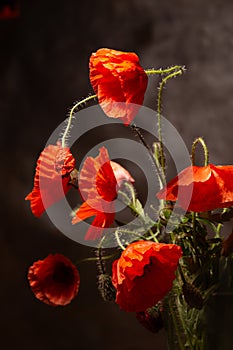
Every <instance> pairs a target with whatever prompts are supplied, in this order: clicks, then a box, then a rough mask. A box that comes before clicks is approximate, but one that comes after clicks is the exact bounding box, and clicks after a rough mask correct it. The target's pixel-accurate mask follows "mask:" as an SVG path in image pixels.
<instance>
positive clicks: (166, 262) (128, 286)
mask: <svg viewBox="0 0 233 350" xmlns="http://www.w3.org/2000/svg"><path fill="white" fill-rule="evenodd" d="M181 256H182V250H181V247H179V246H177V245H175V244H165V243H155V242H149V241H137V242H133V243H131V244H129V245H128V246H127V248H126V249H125V250H124V251H123V252H122V254H121V256H120V258H119V259H118V260H115V261H114V262H113V265H112V284H113V286H114V287H115V288H116V291H117V293H116V303H117V304H118V305H119V306H120V308H121V309H123V310H125V311H130V312H140V311H145V310H146V309H148V308H149V307H152V306H154V305H155V304H156V303H157V302H159V301H160V300H162V299H163V298H164V296H165V295H166V294H167V293H168V292H169V291H170V290H171V288H172V284H173V280H174V279H175V271H176V269H177V266H178V262H179V259H180V257H181Z"/></svg>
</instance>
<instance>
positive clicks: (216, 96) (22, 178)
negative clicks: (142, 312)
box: [0, 0, 233, 350]
mask: <svg viewBox="0 0 233 350" xmlns="http://www.w3.org/2000/svg"><path fill="white" fill-rule="evenodd" d="M21 4H22V8H21V16H20V17H19V18H18V19H15V20H5V21H1V22H0V49H1V58H0V120H1V138H0V141H1V197H2V198H1V204H2V205H1V216H2V219H1V233H0V234H1V236H0V240H1V242H0V250H1V252H0V259H1V269H0V271H1V272H0V283H1V288H0V300H1V308H0V310H1V311H0V332H1V346H2V348H3V349H10V350H11V349H15V348H18V347H21V348H22V349H24V350H29V349H33V350H39V349H45V350H48V349H50V350H51V349H56V350H63V349H66V350H76V349H82V350H89V349H93V348H101V349H103V350H105V349H106V350H107V349H111V350H116V349H119V348H120V349H121V350H139V349H160V350H162V349H165V348H166V342H165V337H164V333H163V332H160V333H159V334H158V335H154V334H151V333H149V332H148V331H147V330H145V329H144V328H143V327H141V326H140V325H139V324H138V323H137V321H136V320H135V317H134V315H133V314H127V313H124V312H123V311H120V310H119V308H118V307H117V306H116V305H108V304H105V303H104V302H102V300H101V299H100V297H99V295H98V292H97V289H96V283H95V278H96V274H95V273H96V271H95V266H94V265H93V264H91V263H86V264H83V265H81V266H80V274H81V279H82V280H81V288H80V293H79V295H78V297H77V298H76V299H75V300H74V301H73V302H72V303H71V304H70V305H69V306H67V307H65V308H51V307H49V306H47V305H44V304H42V303H41V302H39V301H37V300H36V299H35V298H34V296H33V294H32V293H31V291H30V289H29V287H28V284H27V279H26V273H27V269H28V266H29V265H30V264H31V263H32V262H33V261H35V260H37V259H41V258H43V257H45V256H46V255H47V254H49V253H50V252H60V253H63V254H65V255H67V256H68V257H69V258H70V259H71V260H73V261H75V260H77V259H80V258H81V257H86V256H90V255H91V254H92V249H91V248H88V247H84V246H82V245H79V244H78V243H75V242H73V241H71V240H69V239H68V238H66V237H65V236H64V235H63V234H61V233H59V232H58V231H57V230H56V228H55V227H54V226H53V225H52V223H50V221H49V220H48V218H47V217H46V215H44V216H43V217H42V218H41V219H40V220H38V219H35V218H34V217H33V216H32V214H31V212H30V210H29V208H28V203H26V202H25V201H24V197H25V195H26V194H27V193H28V192H29V191H30V190H31V187H32V180H33V172H34V166H35V162H36V159H37V156H38V154H39V153H40V151H41V150H42V149H43V147H44V144H45V143H46V141H47V139H48V137H49V136H50V134H51V132H52V131H53V129H54V128H55V127H56V126H57V125H58V124H59V123H60V122H62V121H63V120H64V118H65V116H66V114H67V112H68V109H69V108H70V107H71V106H72V105H73V102H74V101H76V100H77V99H80V98H81V97H83V96H84V97H85V96H86V95H87V94H88V93H90V92H91V91H92V89H91V86H90V83H89V80H88V59H89V56H90V53H91V52H92V51H96V50H97V49H98V48H100V47H110V48H115V49H119V50H125V51H135V52H136V53H138V55H139V56H140V58H141V63H142V65H143V67H145V68H148V67H155V68H159V67H166V66H169V65H173V64H184V65H186V67H187V69H188V70H187V73H186V74H185V76H183V77H182V78H177V79H176V80H175V81H171V82H169V85H168V87H167V89H166V92H165V94H164V103H163V105H164V111H163V113H164V115H165V116H166V117H167V118H168V119H169V120H170V121H171V122H172V123H173V124H174V125H175V126H176V128H177V129H178V131H179V132H180V134H181V136H182V137H183V138H184V141H185V142H186V144H187V146H188V147H190V144H191V142H192V140H193V139H194V138H195V137H196V136H199V135H200V136H204V138H205V139H206V141H207V144H208V146H209V149H210V153H211V161H212V162H213V163H216V164H230V163H232V107H233V99H232V95H233V78H232V77H233V74H232V73H233V21H232V14H233V4H232V2H231V1H230V0H229V1H228V0H225V1H220V0H219V1H218V0H212V1H208V0H207V1H202V0H195V1H191V0H173V1H168V0H165V1H162V0H161V1H156V0H144V1H141V0H128V1H125V0H113V1H109V0H100V1H91V0H85V1H83V2H81V3H79V2H77V1H75V0H68V1H61V0H56V1H55V0H53V1H52V0H51V1H45V0H40V1H38V2H37V1H21ZM150 91H151V90H150ZM154 98H155V96H152V95H151V94H147V96H146V99H145V104H146V105H147V106H150V107H152V106H153V105H154V103H155V100H154ZM219 350H220V349H219ZM227 350H228V349H227ZM229 350H230V349H229Z"/></svg>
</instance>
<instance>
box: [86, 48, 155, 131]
mask: <svg viewBox="0 0 233 350" xmlns="http://www.w3.org/2000/svg"><path fill="white" fill-rule="evenodd" d="M89 67H90V81H91V84H92V87H93V89H94V91H95V93H96V94H97V96H98V100H99V103H100V106H101V107H102V109H103V111H104V112H105V114H106V115H107V116H108V117H110V118H119V119H121V120H122V121H123V122H124V124H125V125H129V124H130V123H131V122H132V120H133V119H134V118H135V116H136V114H137V113H138V110H139V108H140V106H141V105H142V103H143V99H144V94H145V91H146V88H147V82H148V77H147V75H146V73H145V71H144V69H143V68H142V67H141V66H140V64H139V58H138V56H137V55H136V54H135V53H133V52H122V51H117V50H112V49H107V48H103V49H99V50H98V51H97V52H95V53H92V55H91V57H90V64H89Z"/></svg>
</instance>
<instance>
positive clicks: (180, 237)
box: [26, 48, 233, 349]
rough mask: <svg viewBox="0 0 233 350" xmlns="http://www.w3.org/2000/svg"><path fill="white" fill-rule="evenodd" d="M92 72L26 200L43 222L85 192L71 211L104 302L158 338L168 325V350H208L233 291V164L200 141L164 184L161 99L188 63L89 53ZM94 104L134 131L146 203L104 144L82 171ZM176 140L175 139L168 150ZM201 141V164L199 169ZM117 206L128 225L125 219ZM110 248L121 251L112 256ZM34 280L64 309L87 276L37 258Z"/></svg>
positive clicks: (46, 298) (39, 291)
mask: <svg viewBox="0 0 233 350" xmlns="http://www.w3.org/2000/svg"><path fill="white" fill-rule="evenodd" d="M89 67H90V82H91V85H92V87H93V90H94V92H95V94H94V95H89V96H88V97H86V98H85V99H83V100H81V101H79V102H78V103H76V104H75V105H74V106H73V108H72V109H71V111H70V114H69V117H68V119H67V120H66V121H65V126H64V127H63V129H62V131H61V132H60V133H59V134H58V135H57V134H56V135H57V136H56V137H57V139H55V142H54V143H50V141H49V142H48V144H47V145H46V147H45V148H44V150H43V151H42V152H41V154H40V156H39V159H38V161H37V166H36V171H35V177H34V187H33V190H32V191H31V193H29V194H28V195H27V197H26V200H29V201H30V205H31V211H32V213H33V214H34V215H35V216H36V217H40V216H41V215H42V214H43V213H44V212H45V211H46V212H47V213H49V210H50V209H51V208H54V207H55V208H56V205H57V204H58V203H61V202H63V201H64V200H66V201H67V199H66V198H67V195H68V192H71V191H73V193H74V194H75V193H76V194H78V195H79V197H80V198H81V203H79V205H78V206H77V207H75V208H71V209H70V213H68V214H67V211H65V214H64V215H66V216H67V220H68V221H69V222H70V225H71V226H72V229H73V232H75V233H74V234H75V235H76V236H75V237H76V239H77V240H79V239H80V240H79V241H80V242H82V244H87V245H91V246H93V247H95V249H94V252H95V253H94V255H93V257H88V258H87V259H86V260H93V261H95V262H96V263H97V267H98V269H97V270H98V285H97V286H98V289H99V291H100V295H101V296H102V298H103V299H104V300H105V301H106V302H115V303H116V304H118V305H119V307H120V308H121V309H122V310H125V311H127V312H134V313H135V314H136V318H137V319H138V321H139V322H140V323H141V324H142V325H143V326H145V327H146V328H147V329H149V330H150V331H152V332H155V333H156V332H158V331H159V330H160V329H161V328H163V327H165V329H166V331H167V335H168V342H169V344H170V348H171V349H173V348H174V349H208V346H207V342H208V334H207V332H205V331H204V328H205V327H204V326H205V324H206V323H205V322H206V317H205V316H206V310H207V309H208V307H210V305H211V297H212V296H213V295H214V294H216V293H217V292H218V291H220V290H223V289H224V291H226V292H227V293H232V290H233V270H232V267H233V264H232V252H233V231H232V232H228V233H225V232H223V231H224V230H223V228H224V223H225V221H228V222H230V220H231V219H232V217H233V165H214V164H210V163H209V153H208V149H207V146H206V144H205V142H204V140H203V138H201V137H197V139H196V140H194V142H193V144H192V147H191V151H190V154H188V156H189V161H190V164H189V165H188V166H187V167H185V168H184V169H180V170H181V171H179V172H178V174H177V176H175V177H174V178H173V179H172V180H171V181H169V182H167V169H168V168H169V162H167V154H166V149H165V148H166V146H167V145H166V142H164V139H165V138H166V134H165V132H164V131H163V122H164V119H163V117H162V114H161V111H162V93H163V90H164V87H165V85H166V83H167V82H168V81H169V79H172V78H175V77H177V76H180V75H182V74H183V73H184V71H185V68H184V67H183V66H179V65H176V66H173V67H168V68H165V69H162V68H160V69H147V70H144V69H143V68H142V67H141V65H140V63H139V58H138V56H137V55H136V54H135V53H131V52H122V51H116V50H113V49H107V48H104V49H99V50H98V51H97V52H95V53H92V55H91V57H90V62H89ZM153 75H156V76H157V77H159V85H158V90H157V106H156V110H155V113H154V114H153V117H154V119H153V123H154V125H155V127H156V139H155V140H154V142H153V144H152V146H150V145H149V144H148V142H147V140H146V138H145V135H144V131H143V126H141V124H140V118H141V119H143V123H145V122H146V120H147V116H146V115H145V114H146V112H145V110H144V109H143V108H144V106H143V101H144V95H145V92H146V90H147V84H148V77H150V76H153ZM93 106H94V107H95V108H98V111H97V110H96V109H94V112H95V114H98V113H101V114H102V118H106V120H107V119H108V118H109V119H108V120H109V121H110V123H112V124H113V125H115V124H117V123H121V126H122V127H124V128H128V129H130V130H131V132H133V135H134V136H135V138H137V143H139V144H140V145H141V146H142V147H143V148H144V150H145V151H146V154H147V156H146V157H147V160H149V162H150V164H151V166H152V169H153V172H154V173H153V176H154V178H156V183H157V185H158V189H157V190H156V186H154V187H153V186H152V188H150V191H152V192H153V196H152V202H151V203H149V206H144V205H143V203H142V201H141V200H140V196H139V195H138V194H137V186H138V184H137V181H136V180H135V179H134V177H133V175H132V174H131V172H130V171H128V170H126V169H125V167H123V165H121V164H120V163H119V162H117V161H115V160H111V158H110V155H109V151H108V148H107V147H106V146H105V145H102V146H101V147H100V148H99V150H98V154H97V155H96V156H95V157H94V156H87V157H85V159H84V160H83V163H82V165H80V167H79V168H78V169H77V167H76V159H75V154H73V151H72V149H71V147H72V144H73V143H74V142H72V137H71V133H73V134H75V132H76V131H75V130H76V129H77V128H75V127H74V124H75V123H76V120H79V123H80V124H79V126H78V128H79V129H80V128H81V126H82V125H83V124H85V120H84V119H83V122H82V120H81V121H80V116H81V113H82V112H83V111H84V110H85V111H87V110H88V109H89V110H90V108H92V107H93ZM99 107H100V108H99ZM92 114H93V113H92ZM96 118H98V116H96ZM82 123H83V124H82ZM122 123H123V124H124V125H122ZM98 125H101V123H100V124H98ZM85 130H86V129H85ZM77 132H78V131H77ZM77 139H78V137H77ZM113 141H114V139H113ZM176 141H177V140H176V139H175V138H174V139H172V140H170V142H171V148H175V147H176ZM199 145H200V146H202V149H203V154H204V162H203V165H202V166H200V165H199V166H198V165H197V164H196V153H197V147H199ZM135 150H136V148H135ZM135 152H137V151H135ZM137 156H138V157H139V158H140V157H142V156H141V155H140V154H138V155H136V157H137ZM115 158H116V157H115ZM115 158H113V159H115ZM118 158H119V157H118ZM129 160H130V159H129ZM144 171H147V170H146V169H144ZM139 185H142V184H139ZM150 187H151V186H150ZM150 199H151V198H150ZM66 203H67V202H66ZM118 203H121V208H122V206H123V207H124V210H126V213H127V215H128V216H127V215H126V216H127V220H128V222H125V221H122V220H121V218H119V215H118V212H119V210H118V209H117V208H118V207H117V205H118ZM55 211H56V210H55ZM69 214H70V215H69ZM59 215H60V214H59ZM82 223H83V224H84V226H81V225H82ZM80 228H81V229H80ZM81 236H82V238H80V237H81ZM108 248H114V253H113V254H111V255H109V254H108ZM108 261H109V262H110V264H106V262H108ZM109 266H110V268H109ZM222 276H224V279H223V278H222ZM28 280H29V284H30V287H31V289H32V291H33V293H34V294H35V296H36V298H38V299H40V300H41V301H42V302H44V303H47V304H49V305H52V306H57V305H66V304H68V303H70V302H71V301H72V299H73V298H74V297H75V296H76V295H77V293H78V290H79V284H80V275H79V272H78V269H77V266H76V265H75V264H73V263H72V262H71V261H70V260H69V259H68V258H67V257H65V256H63V255H62V254H58V253H57V254H55V255H52V254H50V255H49V256H47V257H45V258H44V259H43V260H39V261H36V262H34V264H33V265H32V266H31V267H30V268H29V271H28Z"/></svg>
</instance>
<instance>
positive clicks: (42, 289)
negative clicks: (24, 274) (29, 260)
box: [28, 254, 80, 306]
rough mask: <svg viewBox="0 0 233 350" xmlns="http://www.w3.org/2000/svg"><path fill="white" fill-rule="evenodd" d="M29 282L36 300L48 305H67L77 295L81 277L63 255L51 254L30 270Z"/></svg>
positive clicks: (37, 262)
mask: <svg viewBox="0 0 233 350" xmlns="http://www.w3.org/2000/svg"><path fill="white" fill-rule="evenodd" d="M28 281H29V284H30V287H31V289H32V291H33V293H34V294H35V296H36V298H37V299H39V300H41V301H43V302H44V303H46V304H49V305H52V306H57V305H67V304H69V303H70V302H71V300H72V299H73V298H74V297H75V296H76V295H77V293H78V290H79V284H80V277H79V273H78V270H77V269H76V267H75V265H73V263H72V262H71V261H70V260H69V259H68V258H67V257H65V256H64V255H62V254H54V255H52V254H50V255H48V256H47V257H46V258H45V259H44V260H38V261H36V262H34V264H33V265H32V266H30V268H29V270H28Z"/></svg>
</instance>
